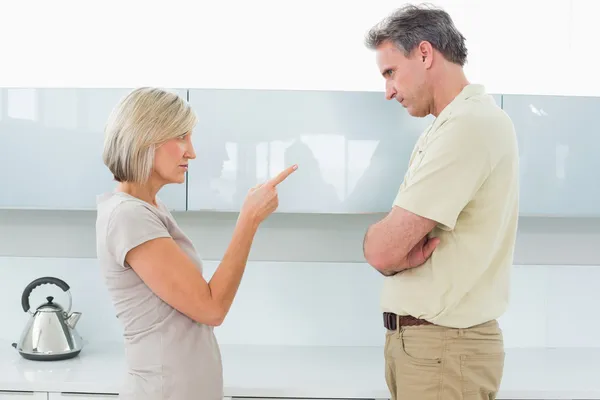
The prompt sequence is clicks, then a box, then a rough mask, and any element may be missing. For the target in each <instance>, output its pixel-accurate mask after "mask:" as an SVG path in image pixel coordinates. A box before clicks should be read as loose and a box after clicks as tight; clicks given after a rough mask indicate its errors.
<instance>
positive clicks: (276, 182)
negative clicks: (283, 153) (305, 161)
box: [269, 164, 298, 186]
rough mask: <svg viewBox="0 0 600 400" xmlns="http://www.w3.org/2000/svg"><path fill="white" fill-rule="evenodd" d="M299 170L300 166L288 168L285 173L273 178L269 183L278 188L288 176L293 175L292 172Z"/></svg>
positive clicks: (295, 165) (282, 172)
mask: <svg viewBox="0 0 600 400" xmlns="http://www.w3.org/2000/svg"><path fill="white" fill-rule="evenodd" d="M297 169H298V165H297V164H294V165H292V166H291V167H287V168H286V169H284V170H283V171H281V172H280V173H279V174H278V175H277V176H276V177H274V178H272V179H271V180H270V181H269V183H270V184H271V185H273V186H277V185H279V184H280V183H281V182H283V181H284V180H285V179H286V178H287V177H288V176H290V175H291V174H292V172H294V171H295V170H297Z"/></svg>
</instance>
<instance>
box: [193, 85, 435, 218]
mask: <svg viewBox="0 0 600 400" xmlns="http://www.w3.org/2000/svg"><path fill="white" fill-rule="evenodd" d="M189 98H190V104H191V105H192V107H193V108H194V110H195V112H196V114H197V115H198V117H199V123H198V125H197V127H196V130H195V132H194V135H193V136H192V137H193V142H194V147H195V149H196V154H197V158H196V160H193V161H192V162H191V163H190V170H189V173H188V209H189V210H219V211H238V210H239V208H240V206H241V204H242V202H243V200H244V198H245V196H246V194H247V192H248V190H249V189H250V188H252V187H253V186H255V185H256V184H258V183H262V182H264V181H265V180H267V179H269V178H272V177H273V176H275V175H276V174H277V173H278V172H279V171H281V170H282V169H283V168H285V167H287V166H289V165H292V164H294V163H297V164H298V165H299V169H298V170H297V171H296V172H295V173H294V174H292V176H290V177H289V179H288V180H286V181H285V182H283V183H282V184H281V185H280V186H279V188H278V192H279V209H278V211H280V212H309V213H321V212H324V213H363V212H385V211H389V209H390V207H391V204H392V202H393V200H394V198H395V196H396V193H397V191H398V188H399V186H400V183H401V182H402V180H403V177H404V173H405V171H406V169H407V165H408V162H409V158H410V155H411V153H412V150H413V146H414V144H415V142H416V140H417V138H418V137H419V135H420V134H421V132H422V131H424V130H425V128H426V127H427V126H428V125H429V123H431V121H432V117H428V118H413V117H411V116H409V115H408V113H407V112H406V110H404V109H403V108H402V106H401V105H400V104H398V103H397V102H396V101H386V100H385V98H384V94H383V93H374V92H341V91H340V92H336V91H277V90H225V89H223V90H218V89H215V90H210V89H194V90H190V93H189Z"/></svg>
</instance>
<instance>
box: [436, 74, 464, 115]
mask: <svg viewBox="0 0 600 400" xmlns="http://www.w3.org/2000/svg"><path fill="white" fill-rule="evenodd" d="M467 85H469V81H468V80H467V78H466V77H465V73H464V71H463V69H462V68H461V67H460V66H458V65H455V64H449V65H448V66H446V68H444V70H443V71H441V73H440V74H439V76H438V78H437V79H436V82H435V83H434V85H433V90H432V93H433V109H432V110H431V114H432V115H433V116H434V117H436V118H437V117H438V116H439V115H440V113H441V112H442V110H444V108H446V107H447V106H448V104H450V103H451V102H452V100H454V99H455V98H456V96H458V95H459V94H460V92H462V90H463V89H464V88H465V86H467Z"/></svg>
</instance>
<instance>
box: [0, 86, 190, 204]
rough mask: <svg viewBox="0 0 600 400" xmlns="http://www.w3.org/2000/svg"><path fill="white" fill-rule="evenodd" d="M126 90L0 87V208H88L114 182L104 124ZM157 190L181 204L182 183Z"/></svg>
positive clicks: (184, 201) (164, 196)
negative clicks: (106, 156) (107, 163)
mask: <svg viewBox="0 0 600 400" xmlns="http://www.w3.org/2000/svg"><path fill="white" fill-rule="evenodd" d="M130 90H131V89H121V88H120V89H103V88H100V89H77V88H73V89H54V88H43V89H26V88H15V89H2V90H0V95H1V97H0V110H1V113H0V152H1V157H0V182H2V185H3V187H2V191H0V208H34V209H62V210H65V209H66V210H73V209H85V210H94V209H95V208H96V196H97V195H99V194H101V193H103V192H106V191H110V190H112V189H113V188H114V186H115V184H116V182H114V181H113V179H112V175H111V174H110V172H109V170H108V168H107V167H106V166H105V165H104V163H103V162H102V148H103V143H104V126H105V124H106V121H107V119H108V116H109V114H110V112H111V111H112V109H113V108H114V107H115V106H116V105H117V103H118V101H119V100H120V99H121V98H122V97H123V96H125V95H126V94H127V93H128V92H129V91H130ZM178 93H179V94H180V95H181V96H183V97H184V98H186V97H187V91H186V90H180V91H178ZM159 196H160V197H161V198H162V199H163V201H165V203H166V204H167V205H168V206H169V208H171V209H173V210H185V206H186V199H185V197H186V188H185V184H181V185H168V186H166V187H165V188H163V190H162V191H161V192H160V193H159Z"/></svg>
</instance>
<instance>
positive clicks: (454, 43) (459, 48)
mask: <svg viewBox="0 0 600 400" xmlns="http://www.w3.org/2000/svg"><path fill="white" fill-rule="evenodd" d="M366 43H367V46H368V47H369V48H370V49H373V50H375V53H376V57H377V64H378V66H379V69H380V71H381V74H382V75H383V77H384V78H385V83H386V90H385V91H386V98H387V99H389V100H392V99H394V100H396V101H398V102H399V103H400V104H402V106H403V107H404V108H406V110H407V111H408V113H409V114H410V115H412V116H414V117H425V116H427V115H429V114H432V115H433V116H434V117H435V120H434V122H433V123H432V124H431V125H430V126H429V127H428V129H427V130H426V131H425V132H423V134H422V135H421V137H420V138H419V140H418V141H417V143H416V146H415V148H414V150H413V153H412V156H411V159H410V163H409V166H408V170H407V172H406V174H405V176H404V181H403V182H402V184H401V186H400V189H399V191H398V194H397V197H396V199H395V200H394V203H393V207H392V210H391V211H390V213H389V214H388V215H387V216H386V217H385V218H383V219H382V220H381V221H379V222H377V223H376V224H374V225H372V226H370V227H369V229H368V230H367V233H366V235H365V240H364V255H365V258H366V260H367V261H368V262H369V264H371V265H372V266H373V267H374V268H376V269H377V270H378V271H380V272H381V273H382V274H383V275H385V278H384V287H383V293H382V299H381V301H382V308H383V311H384V326H385V327H386V328H387V335H386V343H385V361H386V381H387V384H388V387H389V389H390V392H391V395H392V399H415V400H429V399H431V400H433V399H443V400H454V399H486V400H489V399H494V398H496V393H497V392H498V389H499V386H500V383H501V379H502V374H503V368H504V342H503V338H502V331H501V329H500V328H499V326H498V323H497V318H498V317H500V316H501V315H502V314H503V313H504V312H505V310H506V307H507V303H508V292H509V275H510V269H511V265H512V258H513V249H514V243H515V237H516V231H517V219H518V195H519V193H518V190H519V183H518V149H517V140H516V135H515V131H514V127H513V124H512V122H511V120H510V119H509V118H508V116H507V115H506V114H505V113H504V112H503V111H502V109H501V108H500V107H499V106H498V105H497V104H496V103H495V102H494V100H493V98H492V97H491V96H490V95H488V94H486V92H485V89H484V87H483V86H481V85H476V84H470V83H469V82H468V81H467V79H466V77H465V74H464V72H463V66H464V64H465V62H466V57H467V49H466V47H465V38H464V37H463V36H462V34H461V33H460V32H459V31H458V30H457V28H456V27H455V26H454V23H453V21H452V19H451V18H450V16H449V15H448V14H447V13H446V12H445V11H443V10H440V9H436V8H431V7H426V6H412V5H408V6H405V7H403V8H401V9H399V10H397V11H396V12H394V13H393V14H392V15H391V16H389V17H388V18H387V19H385V20H384V21H383V22H381V23H380V24H378V25H376V26H375V27H374V28H372V29H371V30H370V31H369V33H368V35H367V39H366Z"/></svg>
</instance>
